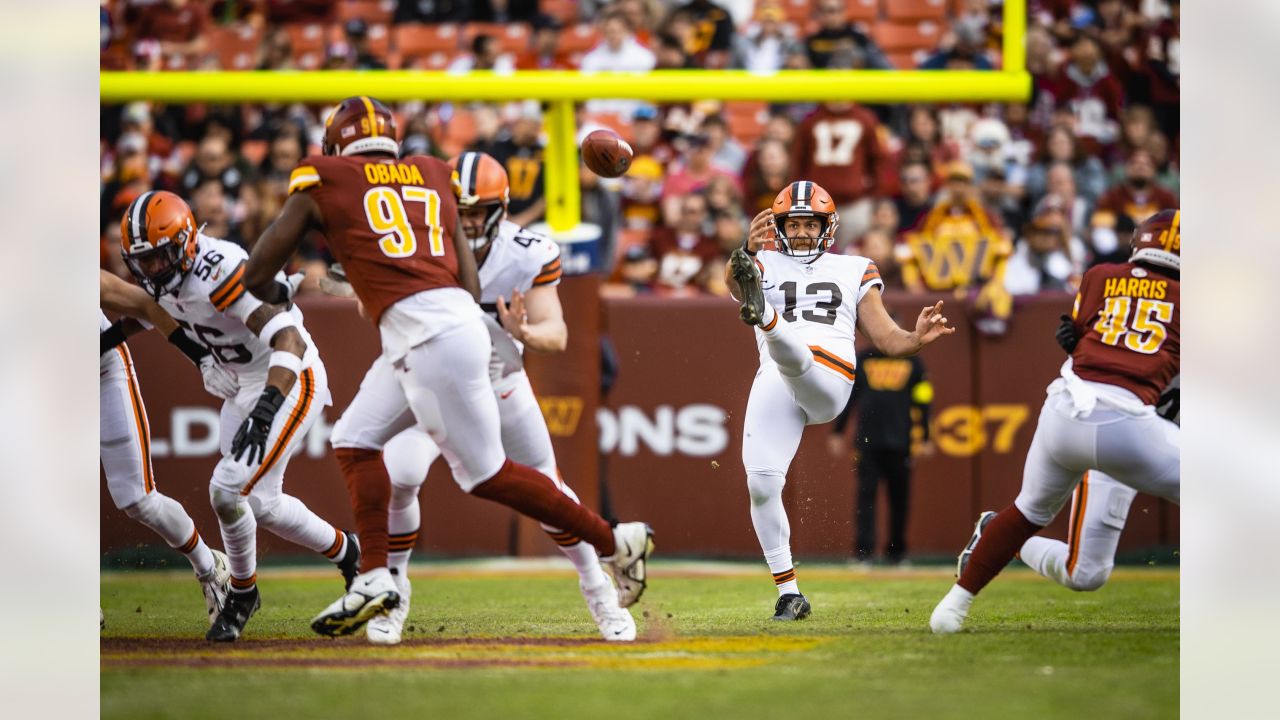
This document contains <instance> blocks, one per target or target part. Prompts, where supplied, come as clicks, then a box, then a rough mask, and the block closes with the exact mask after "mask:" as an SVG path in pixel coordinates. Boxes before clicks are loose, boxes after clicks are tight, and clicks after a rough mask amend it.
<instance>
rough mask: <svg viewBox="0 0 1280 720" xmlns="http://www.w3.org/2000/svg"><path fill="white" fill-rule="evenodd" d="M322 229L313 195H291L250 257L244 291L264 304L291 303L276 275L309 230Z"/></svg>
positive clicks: (255, 245)
mask: <svg viewBox="0 0 1280 720" xmlns="http://www.w3.org/2000/svg"><path fill="white" fill-rule="evenodd" d="M322 226H323V221H322V219H321V216H320V208H319V207H318V206H317V205H316V201H315V200H313V199H312V198H311V195H310V194H308V193H306V192H295V193H294V194H292V195H290V196H289V199H288V200H286V201H285V203H284V208H283V209H281V211H280V215H279V216H278V217H277V218H276V219H275V220H274V221H272V223H271V224H270V225H268V226H267V229H266V230H264V231H262V236H261V237H259V238H258V242H257V243H255V244H254V246H253V251H252V252H251V253H250V254H249V261H248V262H247V263H246V264H245V268H244V286H245V289H246V290H248V291H249V292H251V293H253V295H254V297H256V298H258V299H259V300H261V301H263V302H268V303H281V304H283V303H286V302H288V297H287V295H286V294H285V293H286V292H287V290H286V289H285V288H284V287H283V286H282V285H280V283H277V282H276V281H275V276H276V273H277V272H279V271H280V270H281V269H282V268H284V266H285V264H286V263H288V262H289V258H291V257H293V253H294V251H296V250H297V249H298V245H299V244H300V243H301V242H302V238H303V237H304V236H305V235H306V234H307V231H308V230H311V229H313V228H320V227H322ZM282 295H284V296H283V297H282Z"/></svg>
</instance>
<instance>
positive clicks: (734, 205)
mask: <svg viewBox="0 0 1280 720" xmlns="http://www.w3.org/2000/svg"><path fill="white" fill-rule="evenodd" d="M704 194H705V195H706V196H707V212H708V214H709V215H710V218H711V228H712V234H713V235H714V236H715V238H716V242H717V243H718V244H719V245H720V250H721V251H722V252H723V253H724V255H725V257H726V258H728V256H729V253H731V252H733V249H734V248H736V247H740V246H741V245H742V241H743V240H745V239H746V236H747V224H748V222H747V216H746V214H745V213H744V212H743V210H742V193H740V192H739V191H738V187H737V186H736V185H735V184H734V183H733V180H731V179H730V178H729V177H728V176H725V175H717V176H715V177H713V178H711V181H710V182H709V183H707V189H706V190H705V191H704Z"/></svg>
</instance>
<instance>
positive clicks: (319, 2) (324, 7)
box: [263, 0, 337, 25]
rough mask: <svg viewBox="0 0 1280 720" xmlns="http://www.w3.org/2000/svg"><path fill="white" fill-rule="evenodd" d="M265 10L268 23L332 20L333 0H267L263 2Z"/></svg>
mask: <svg viewBox="0 0 1280 720" xmlns="http://www.w3.org/2000/svg"><path fill="white" fill-rule="evenodd" d="M263 4H264V5H265V6H266V10H267V24H268V25H286V24H289V23H319V24H328V23H330V22H333V17H334V9H335V8H334V6H335V5H337V3H335V2H333V0H267V1H266V2H265V3H263Z"/></svg>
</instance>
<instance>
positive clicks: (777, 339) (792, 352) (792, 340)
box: [760, 303, 813, 377]
mask: <svg viewBox="0 0 1280 720" xmlns="http://www.w3.org/2000/svg"><path fill="white" fill-rule="evenodd" d="M765 308H767V310H766V312H765V314H766V315H767V314H769V313H770V312H773V313H774V314H775V315H776V311H775V310H774V309H773V308H772V307H771V306H770V305H769V304H768V303H765ZM766 327H769V323H765V324H764V325H762V326H761V327H760V329H761V330H762V331H764V339H765V347H766V348H768V350H769V357H770V358H773V362H774V363H775V364H776V365H777V366H778V372H780V373H782V374H783V375H786V376H787V377H799V376H800V375H803V374H804V373H805V372H807V371H808V370H809V368H810V367H812V366H813V351H812V350H810V349H809V346H808V345H806V344H805V342H804V340H802V339H801V338H800V336H799V335H797V334H796V333H795V331H794V330H793V329H792V327H791V325H790V323H788V322H787V321H786V320H784V319H782V318H781V317H778V321H777V322H776V323H774V324H773V327H772V328H770V329H769V330H765V329H764V328H766Z"/></svg>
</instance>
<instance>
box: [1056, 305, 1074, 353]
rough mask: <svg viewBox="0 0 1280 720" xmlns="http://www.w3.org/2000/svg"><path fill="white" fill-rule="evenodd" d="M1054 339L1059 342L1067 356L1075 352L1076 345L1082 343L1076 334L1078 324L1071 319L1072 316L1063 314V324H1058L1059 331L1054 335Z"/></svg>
mask: <svg viewBox="0 0 1280 720" xmlns="http://www.w3.org/2000/svg"><path fill="white" fill-rule="evenodd" d="M1053 337H1054V339H1056V340H1057V341H1058V345H1059V346H1061V347H1062V349H1063V350H1066V351H1067V354H1068V355H1070V354H1071V353H1073V352H1075V349H1076V343H1078V342H1080V336H1079V335H1077V334H1076V323H1075V321H1074V320H1072V319H1071V316H1070V315H1067V314H1065V313H1064V314H1063V315H1062V322H1061V323H1059V324H1058V331H1057V332H1056V333H1054V334H1053Z"/></svg>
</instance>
